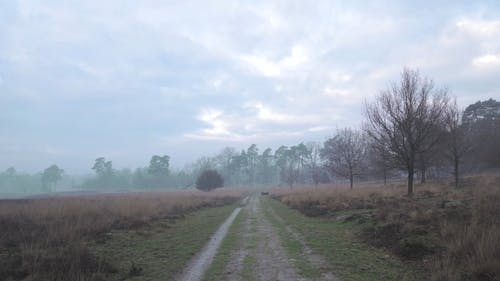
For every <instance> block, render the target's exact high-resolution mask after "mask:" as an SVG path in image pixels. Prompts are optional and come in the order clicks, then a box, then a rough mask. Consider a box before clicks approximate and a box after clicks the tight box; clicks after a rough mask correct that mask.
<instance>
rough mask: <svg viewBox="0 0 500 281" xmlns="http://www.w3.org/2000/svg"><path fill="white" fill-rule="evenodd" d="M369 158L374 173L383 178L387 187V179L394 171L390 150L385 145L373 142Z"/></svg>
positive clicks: (370, 145)
mask: <svg viewBox="0 0 500 281" xmlns="http://www.w3.org/2000/svg"><path fill="white" fill-rule="evenodd" d="M367 157H368V162H369V165H370V169H371V171H372V173H373V174H374V175H375V176H376V177H378V178H380V176H382V179H383V180H384V185H386V184H387V178H388V177H389V175H390V172H391V170H393V169H394V164H393V163H392V158H391V155H390V152H389V149H388V148H387V147H386V146H385V145H380V144H377V143H373V142H371V143H370V144H369V149H368V156H367Z"/></svg>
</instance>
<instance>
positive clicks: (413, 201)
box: [272, 176, 500, 281]
mask: <svg viewBox="0 0 500 281" xmlns="http://www.w3.org/2000/svg"><path fill="white" fill-rule="evenodd" d="M416 190H417V191H416V193H415V195H414V197H413V198H409V197H407V196H406V189H405V186H404V183H394V184H391V185H388V186H385V187H384V186H380V185H377V184H363V185H358V187H357V188H355V189H354V190H349V188H348V187H347V186H342V185H330V186H321V187H318V188H314V187H300V188H296V189H294V190H290V189H275V190H273V192H272V196H273V197H275V198H277V199H279V200H281V201H282V202H284V203H286V204H287V205H289V206H291V207H292V208H296V209H298V210H300V211H301V212H303V213H304V214H306V215H309V216H327V217H329V216H331V217H335V216H338V214H339V213H345V212H342V211H353V212H354V210H363V211H366V212H362V213H361V214H362V215H360V214H359V213H357V214H356V215H353V216H351V217H350V218H351V219H352V218H354V219H358V220H359V221H362V222H363V223H365V224H366V228H365V231H364V232H363V233H362V234H361V235H360V238H361V239H363V240H365V241H366V242H368V243H370V244H372V245H375V246H379V247H386V248H388V249H390V250H392V251H393V252H394V253H396V254H397V255H399V256H400V257H402V258H404V259H406V260H413V261H417V262H421V263H423V264H424V265H425V266H428V267H429V269H430V270H431V272H432V275H433V276H432V278H433V280H443V281H445V280H446V281H448V280H449V281H451V280H481V281H482V280H488V281H489V280H500V177H498V176H475V177H468V178H466V179H465V187H463V188H461V189H454V188H452V187H451V184H449V183H444V182H441V183H430V184H426V185H423V186H417V187H416ZM339 211H340V212H339ZM367 221H368V222H369V223H367Z"/></svg>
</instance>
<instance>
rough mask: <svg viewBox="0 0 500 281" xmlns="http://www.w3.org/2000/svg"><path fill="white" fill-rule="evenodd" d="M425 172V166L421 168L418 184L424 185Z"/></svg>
mask: <svg viewBox="0 0 500 281" xmlns="http://www.w3.org/2000/svg"><path fill="white" fill-rule="evenodd" d="M426 171H427V169H426V167H425V166H422V169H421V171H420V172H421V174H420V183H425V181H426V177H425V172H426Z"/></svg>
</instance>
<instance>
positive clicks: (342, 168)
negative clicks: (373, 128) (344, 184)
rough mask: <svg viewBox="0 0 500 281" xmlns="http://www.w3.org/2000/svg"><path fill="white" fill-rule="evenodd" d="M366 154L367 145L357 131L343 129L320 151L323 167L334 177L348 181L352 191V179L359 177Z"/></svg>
mask: <svg viewBox="0 0 500 281" xmlns="http://www.w3.org/2000/svg"><path fill="white" fill-rule="evenodd" d="M366 154H367V143H366V140H365V137H364V136H363V134H362V133H361V132H359V131H356V130H352V129H350V128H345V129H342V130H339V131H338V132H337V135H336V136H335V137H333V138H330V139H328V140H327V141H326V142H325V144H324V146H323V149H322V150H321V158H323V159H324V160H325V166H326V167H327V168H328V169H329V170H330V171H331V172H332V173H333V174H335V175H338V176H341V177H343V178H346V179H348V180H349V183H350V187H351V189H352V187H353V184H354V177H357V176H359V175H361V173H362V170H363V164H364V160H365V158H366Z"/></svg>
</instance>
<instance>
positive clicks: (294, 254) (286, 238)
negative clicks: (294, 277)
mask: <svg viewBox="0 0 500 281" xmlns="http://www.w3.org/2000/svg"><path fill="white" fill-rule="evenodd" d="M263 200H264V202H263V205H264V214H265V215H266V217H267V218H268V219H269V222H270V223H271V224H272V225H273V226H274V228H275V230H276V231H277V233H278V235H279V237H280V240H281V242H282V245H283V247H284V248H285V251H286V253H287V255H288V257H289V258H290V259H292V264H293V265H294V266H295V267H296V268H297V269H298V273H299V274H300V275H301V276H302V277H304V278H307V279H309V280H311V279H313V280H314V279H318V278H319V277H321V273H322V272H321V271H320V270H319V269H318V268H316V267H315V266H314V265H312V264H311V263H310V262H309V261H308V260H307V258H306V257H304V255H303V253H304V247H303V246H302V243H301V242H300V241H298V240H296V239H294V238H293V237H291V235H290V234H289V233H288V231H287V230H286V228H285V227H286V226H285V225H284V223H283V222H281V221H279V220H277V219H276V217H275V216H273V215H272V214H271V213H270V210H269V209H268V208H270V206H269V204H267V202H270V201H274V200H269V199H263Z"/></svg>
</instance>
